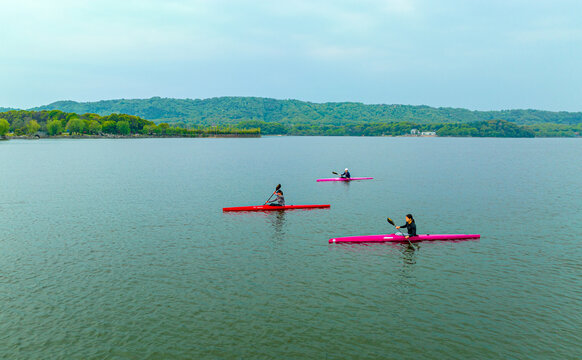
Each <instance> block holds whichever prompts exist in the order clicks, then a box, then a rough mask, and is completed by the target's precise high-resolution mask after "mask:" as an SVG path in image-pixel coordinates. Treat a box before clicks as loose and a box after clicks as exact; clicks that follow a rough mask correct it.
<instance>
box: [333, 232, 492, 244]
mask: <svg viewBox="0 0 582 360" xmlns="http://www.w3.org/2000/svg"><path fill="white" fill-rule="evenodd" d="M480 237H481V235H479V234H421V235H418V236H412V237H409V238H408V240H407V239H406V238H405V237H404V236H402V235H396V234H384V235H361V236H346V237H336V238H332V239H329V243H330V244H333V243H364V242H370V243H374V242H408V241H410V242H417V241H435V240H469V239H479V238H480Z"/></svg>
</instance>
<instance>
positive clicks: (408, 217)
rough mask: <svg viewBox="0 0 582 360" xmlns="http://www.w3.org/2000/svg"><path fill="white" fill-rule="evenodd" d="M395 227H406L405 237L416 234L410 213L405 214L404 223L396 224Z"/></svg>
mask: <svg viewBox="0 0 582 360" xmlns="http://www.w3.org/2000/svg"><path fill="white" fill-rule="evenodd" d="M396 228H397V229H400V228H406V231H407V232H408V235H406V238H407V239H408V238H409V237H411V236H416V223H415V222H414V218H413V217H412V214H406V224H404V225H402V226H397V227H396Z"/></svg>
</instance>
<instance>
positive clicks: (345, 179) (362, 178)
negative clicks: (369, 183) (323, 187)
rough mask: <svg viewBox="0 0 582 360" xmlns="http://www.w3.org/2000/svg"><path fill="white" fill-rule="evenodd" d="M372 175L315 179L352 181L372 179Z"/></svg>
mask: <svg viewBox="0 0 582 360" xmlns="http://www.w3.org/2000/svg"><path fill="white" fill-rule="evenodd" d="M372 179H373V177H353V178H349V179H348V178H329V179H317V181H318V182H319V181H354V180H372Z"/></svg>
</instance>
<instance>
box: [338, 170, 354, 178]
mask: <svg viewBox="0 0 582 360" xmlns="http://www.w3.org/2000/svg"><path fill="white" fill-rule="evenodd" d="M340 177H342V178H344V179H349V178H351V177H352V176H351V175H350V172H349V171H348V168H346V169H345V170H344V172H343V173H342V174H341V175H340Z"/></svg>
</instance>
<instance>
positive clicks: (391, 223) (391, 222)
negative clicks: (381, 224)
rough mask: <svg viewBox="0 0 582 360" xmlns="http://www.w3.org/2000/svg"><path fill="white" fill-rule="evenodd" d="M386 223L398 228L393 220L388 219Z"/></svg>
mask: <svg viewBox="0 0 582 360" xmlns="http://www.w3.org/2000/svg"><path fill="white" fill-rule="evenodd" d="M386 221H388V223H389V224H390V225H392V226H396V224H394V221H392V219H390V218H386Z"/></svg>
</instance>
